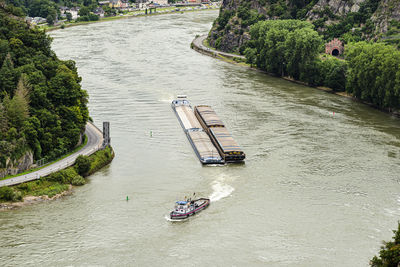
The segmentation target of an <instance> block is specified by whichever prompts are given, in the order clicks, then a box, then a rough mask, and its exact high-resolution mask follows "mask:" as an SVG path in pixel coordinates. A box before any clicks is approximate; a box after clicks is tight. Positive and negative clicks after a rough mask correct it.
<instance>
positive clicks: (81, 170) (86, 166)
mask: <svg viewBox="0 0 400 267" xmlns="http://www.w3.org/2000/svg"><path fill="white" fill-rule="evenodd" d="M90 166H91V163H90V160H89V157H88V156H83V155H79V156H78V157H77V158H76V160H75V168H76V171H77V172H78V174H79V175H82V176H86V175H87V174H88V172H89V170H90Z"/></svg>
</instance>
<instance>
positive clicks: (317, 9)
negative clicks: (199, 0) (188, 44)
mask: <svg viewBox="0 0 400 267" xmlns="http://www.w3.org/2000/svg"><path fill="white" fill-rule="evenodd" d="M377 1H379V3H378V8H377V9H376V10H374V9H375V8H376V7H377V4H376V2H375V0H318V2H317V3H316V4H314V6H310V4H311V3H312V1H308V0H304V1H303V5H302V6H294V5H293V3H295V2H296V1H289V0H286V4H283V5H284V6H283V7H282V6H279V5H278V4H277V3H279V2H277V1H272V0H223V2H222V6H221V10H220V16H219V18H218V19H217V20H216V21H215V23H214V25H213V27H212V29H211V31H210V33H209V38H208V41H209V43H210V45H211V46H213V47H215V48H217V49H219V50H221V51H225V52H239V51H242V50H241V49H240V48H241V47H242V46H243V44H245V43H246V42H247V41H248V40H250V36H249V30H250V26H251V24H249V23H247V24H246V23H244V21H245V19H244V18H243V17H242V18H241V17H240V15H239V13H240V9H243V7H245V9H247V10H251V12H256V13H258V14H259V15H260V16H261V17H262V18H263V19H289V18H292V19H294V18H297V19H299V18H301V19H306V20H308V21H310V22H312V23H315V25H316V28H317V30H319V31H320V32H321V33H324V32H325V31H327V30H329V27H330V25H335V24H337V23H339V22H342V21H343V19H344V18H346V16H347V15H348V14H349V13H356V12H359V13H360V14H361V13H362V15H365V14H368V16H370V17H367V21H364V22H361V23H360V24H359V25H356V24H355V25H351V26H353V29H352V31H353V30H357V29H358V30H359V31H362V35H361V36H362V38H364V39H368V40H369V39H378V38H380V37H381V36H384V34H385V33H386V32H388V30H389V29H390V27H391V26H390V25H391V21H392V20H396V21H400V0H377ZM279 9H280V11H277V10H279ZM365 10H370V13H365ZM299 11H301V12H300V13H299ZM227 13H229V16H228V22H227V23H226V18H225V20H224V19H223V16H224V15H226V14H227ZM372 13H373V14H372ZM299 14H300V17H299ZM359 17H360V15H359ZM220 20H223V21H224V22H223V23H222V25H221V24H220ZM366 22H368V23H366ZM371 22H372V30H371V28H368V29H370V30H368V31H363V27H364V26H366V24H368V25H367V26H368V27H371ZM225 23H226V24H225ZM253 23H254V22H253ZM345 23H347V22H345ZM349 25H350V24H349ZM346 26H347V25H346ZM374 26H375V28H374V29H373V27H374ZM364 28H365V27H364ZM399 29H400V28H399ZM342 34H343V33H342ZM333 37H337V38H340V37H341V35H340V34H334V35H333V36H331V38H333ZM327 41H329V40H327Z"/></svg>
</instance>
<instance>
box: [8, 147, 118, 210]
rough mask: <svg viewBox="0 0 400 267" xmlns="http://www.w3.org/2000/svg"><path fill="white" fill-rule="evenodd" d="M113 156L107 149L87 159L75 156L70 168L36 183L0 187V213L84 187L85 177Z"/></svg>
mask: <svg viewBox="0 0 400 267" xmlns="http://www.w3.org/2000/svg"><path fill="white" fill-rule="evenodd" d="M114 156H115V153H114V150H113V149H112V147H111V146H108V147H106V148H105V149H103V150H99V151H97V152H95V153H94V154H92V155H91V156H79V157H78V158H77V159H76V161H75V164H74V165H73V166H71V167H68V168H66V169H63V170H60V171H58V172H55V173H52V174H50V175H48V176H46V177H42V178H40V179H39V180H35V181H31V182H26V183H22V184H19V185H15V186H4V187H0V212H1V211H7V210H12V209H15V208H19V207H23V206H26V205H31V204H35V203H39V202H43V201H49V200H54V199H58V198H60V197H62V196H66V195H70V194H72V192H73V186H81V185H84V184H85V183H86V178H87V177H88V176H90V175H91V174H94V173H95V172H97V171H98V170H100V169H101V168H103V167H105V166H107V165H108V164H109V163H111V161H112V160H113V158H114Z"/></svg>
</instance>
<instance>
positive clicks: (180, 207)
mask: <svg viewBox="0 0 400 267" xmlns="http://www.w3.org/2000/svg"><path fill="white" fill-rule="evenodd" d="M188 208H189V202H188V201H177V202H176V203H175V212H179V213H186V212H187V211H188Z"/></svg>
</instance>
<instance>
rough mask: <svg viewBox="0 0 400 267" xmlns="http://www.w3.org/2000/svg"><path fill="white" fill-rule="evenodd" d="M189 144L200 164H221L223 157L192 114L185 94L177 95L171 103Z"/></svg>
mask: <svg viewBox="0 0 400 267" xmlns="http://www.w3.org/2000/svg"><path fill="white" fill-rule="evenodd" d="M171 106H172V109H173V110H174V111H175V114H176V116H177V117H178V120H179V123H180V124H181V126H182V128H183V131H184V132H185V134H186V136H187V138H188V140H189V142H190V144H191V145H192V147H193V150H194V151H195V153H196V155H197V157H198V158H199V160H200V162H201V163H202V164H223V163H224V159H223V158H222V157H221V155H220V154H219V152H218V150H217V148H216V147H215V145H214V144H213V142H212V141H211V140H210V137H209V136H208V134H207V133H206V132H205V131H204V129H203V127H202V126H201V124H200V122H199V121H198V119H197V118H196V116H195V115H194V112H193V109H192V107H191V105H190V102H189V101H188V100H187V99H186V96H178V97H177V99H175V100H173V101H172V103H171Z"/></svg>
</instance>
